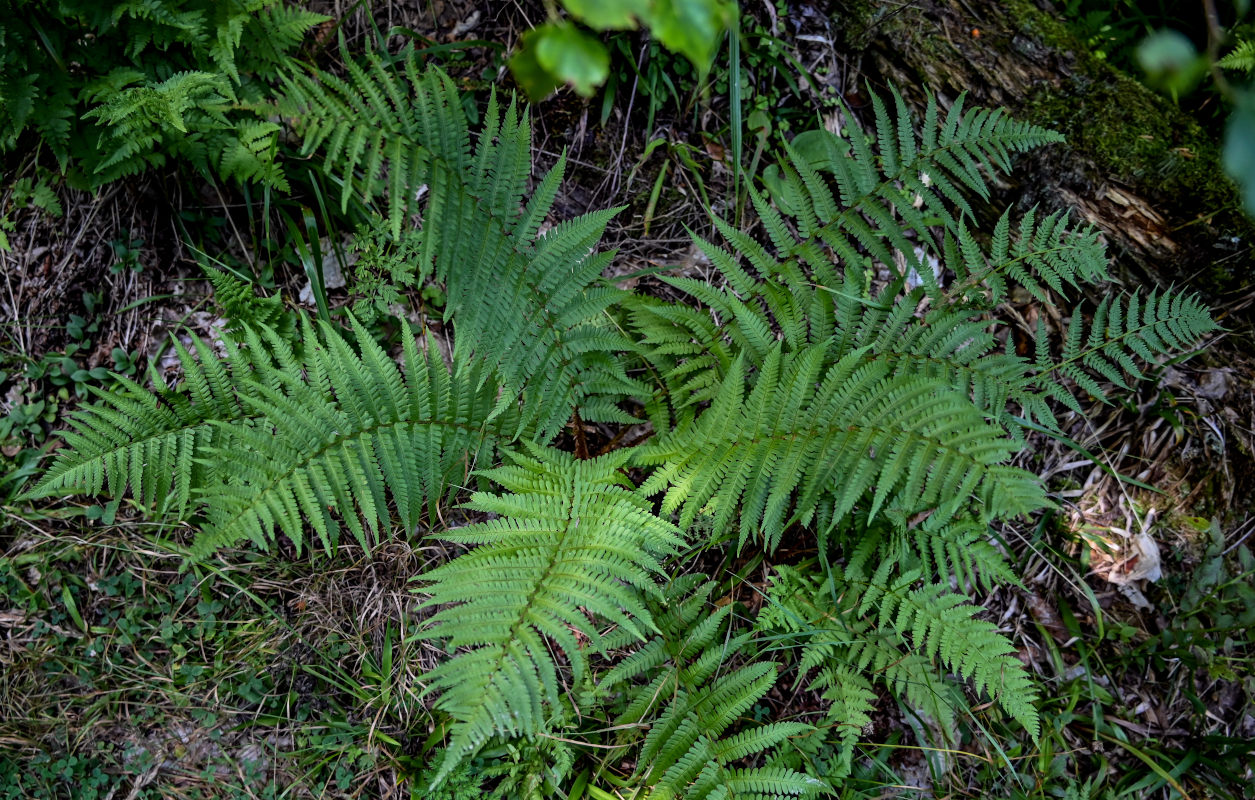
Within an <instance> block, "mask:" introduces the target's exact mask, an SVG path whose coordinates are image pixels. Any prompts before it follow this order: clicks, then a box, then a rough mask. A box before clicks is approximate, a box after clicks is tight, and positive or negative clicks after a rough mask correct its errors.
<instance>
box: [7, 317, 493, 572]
mask: <svg viewBox="0 0 1255 800" xmlns="http://www.w3.org/2000/svg"><path fill="white" fill-rule="evenodd" d="M354 331H355V336H354V339H353V340H352V342H350V341H349V340H346V339H345V338H344V337H343V336H342V335H341V334H340V333H338V332H337V331H336V330H335V329H333V328H331V327H329V326H326V325H323V326H322V327H321V329H320V330H319V331H317V332H315V331H314V330H313V329H312V328H310V327H309V326H308V324H306V326H305V329H304V330H303V332H302V337H301V338H302V342H303V345H304V346H303V348H302V349H301V352H300V353H299V354H298V352H297V351H296V350H294V349H293V348H292V347H291V346H290V345H289V344H288V343H287V342H285V341H284V340H283V339H281V338H279V337H278V336H277V335H275V334H274V332H273V331H272V330H270V329H268V328H262V329H260V330H255V329H251V328H246V329H245V330H244V331H243V332H242V335H241V336H240V338H239V339H233V338H231V337H227V338H226V339H225V340H224V345H225V346H226V348H227V356H226V358H224V359H222V360H219V359H218V357H217V355H216V354H215V353H214V352H213V350H212V348H211V347H210V346H209V345H208V344H206V343H204V342H202V341H200V340H199V339H193V345H194V350H195V352H196V353H197V355H198V356H199V359H194V358H193V357H192V356H191V355H190V354H189V353H188V352H187V351H186V350H185V349H184V348H183V347H182V345H180V344H178V343H177V342H176V344H175V346H176V348H177V349H178V351H179V356H180V360H181V362H182V365H183V369H184V376H183V384H182V386H181V387H179V389H178V390H177V391H176V390H172V389H169V388H167V389H165V390H164V391H161V392H159V393H157V394H153V393H150V392H148V391H146V390H144V389H143V388H142V387H140V386H139V385H137V384H135V383H134V382H133V381H130V380H128V379H126V378H123V377H119V378H118V380H119V383H120V386H121V388H120V389H119V390H118V391H117V392H115V393H105V392H98V394H99V395H100V397H101V399H100V402H99V403H97V404H96V405H94V406H90V407H88V408H87V409H85V410H84V411H82V412H80V413H79V414H78V415H76V416H75V417H74V418H73V419H72V421H71V424H72V425H73V426H74V428H75V431H74V432H73V433H67V434H65V437H66V441H67V443H68V444H69V445H70V447H69V448H66V449H64V450H62V451H60V453H59V454H58V458H57V461H56V462H55V463H54V464H53V466H52V467H51V468H50V469H49V471H48V473H47V474H46V475H45V476H44V478H43V480H42V481H41V482H40V483H39V485H38V486H37V487H36V488H35V489H34V490H33V492H32V493H31V495H32V496H35V497H38V496H48V495H51V494H63V493H67V492H79V493H86V494H98V493H100V492H101V491H102V490H106V491H108V492H109V493H110V494H113V495H115V496H120V495H121V494H122V493H123V491H125V490H126V489H127V488H128V487H129V488H130V490H131V492H132V493H133V494H134V495H135V497H136V498H137V499H138V500H140V502H142V503H143V504H144V505H146V506H149V507H153V506H154V505H156V504H157V503H160V504H161V508H162V509H168V510H170V511H172V512H174V514H175V515H176V516H177V517H179V518H185V516H186V512H187V510H188V509H189V507H191V508H194V509H195V510H197V511H199V512H200V513H203V514H204V515H205V517H204V521H203V524H202V531H201V534H200V536H199V537H198V538H197V540H196V543H195V545H194V546H193V548H192V551H191V554H192V557H194V558H205V557H207V556H208V555H210V554H211V553H212V552H213V551H214V550H216V549H218V548H220V547H223V546H227V545H230V544H232V543H234V542H235V541H237V540H239V539H243V538H249V539H252V540H253V541H255V542H257V543H258V544H259V545H261V546H265V545H266V544H267V542H268V541H269V539H270V538H272V536H273V533H274V531H276V530H282V531H283V532H284V533H285V534H286V535H287V536H288V537H289V538H290V539H291V540H292V541H293V543H294V544H295V545H296V546H297V548H298V550H299V549H300V548H301V547H302V546H303V544H304V541H305V538H306V537H305V525H306V524H308V525H310V526H312V527H313V529H314V531H315V533H316V534H317V535H318V537H319V540H320V541H321V542H322V544H323V545H324V547H327V548H330V547H331V545H332V544H334V543H335V542H336V541H337V539H338V533H339V529H340V522H339V521H337V513H338V515H339V517H340V518H341V519H342V520H343V522H344V523H345V524H347V525H348V527H349V529H350V531H351V532H352V533H353V535H354V537H355V538H356V539H358V541H359V542H361V543H362V544H363V545H364V546H367V545H368V544H369V541H370V540H371V539H372V538H373V537H374V536H377V535H378V534H379V533H380V532H381V531H386V530H387V529H388V528H389V527H390V524H391V519H392V514H393V513H395V514H396V516H397V517H399V518H400V520H401V522H402V523H403V524H404V525H405V526H406V527H407V529H410V530H412V529H413V528H414V527H415V526H417V525H418V524H419V522H420V521H421V520H422V518H423V512H424V509H427V510H429V511H430V513H431V514H432V515H433V516H434V514H435V509H436V505H437V503H438V501H439V500H441V499H442V498H443V497H444V496H445V494H446V493H447V492H448V491H450V490H451V489H452V488H455V487H458V486H461V485H464V483H465V481H466V477H467V475H468V473H469V471H470V470H472V469H473V468H474V466H475V464H476V463H477V460H478V458H479V457H480V456H481V455H482V456H483V457H484V458H485V459H486V460H491V456H490V454H491V453H492V451H493V448H494V447H495V445H496V443H497V442H498V441H499V440H500V439H501V437H503V436H507V437H508V433H503V431H504V432H512V431H515V430H517V429H518V421H517V415H516V414H515V413H509V412H507V413H502V414H499V415H498V416H497V418H496V421H495V423H489V422H488V418H489V415H490V412H491V411H492V409H493V406H494V404H495V402H496V392H495V384H494V383H493V382H492V381H491V379H490V378H489V377H488V376H487V375H485V374H483V373H482V372H481V371H480V370H479V369H477V368H475V367H473V366H464V367H461V368H458V369H455V370H454V371H453V372H450V371H449V369H448V368H446V367H445V366H444V364H443V363H442V362H441V361H440V360H439V359H438V358H435V359H432V358H429V357H428V355H427V352H419V350H418V348H417V346H416V344H415V338H414V336H413V334H412V333H409V332H408V329H407V333H406V336H405V347H404V360H405V364H406V371H405V372H404V373H403V372H402V371H401V370H400V369H398V367H397V365H396V363H395V362H393V361H392V359H391V358H389V357H388V356H387V355H386V354H385V353H384V352H383V350H382V349H380V347H379V346H378V345H377V344H375V343H374V341H373V340H372V339H371V338H370V336H369V334H367V333H366V332H365V330H364V329H362V328H361V327H360V326H357V325H356V324H355V325H354ZM432 348H434V345H430V344H429V351H430V350H431V349H432ZM390 503H391V507H392V508H394V509H395V512H393V511H391V510H390ZM333 512H336V513H333Z"/></svg>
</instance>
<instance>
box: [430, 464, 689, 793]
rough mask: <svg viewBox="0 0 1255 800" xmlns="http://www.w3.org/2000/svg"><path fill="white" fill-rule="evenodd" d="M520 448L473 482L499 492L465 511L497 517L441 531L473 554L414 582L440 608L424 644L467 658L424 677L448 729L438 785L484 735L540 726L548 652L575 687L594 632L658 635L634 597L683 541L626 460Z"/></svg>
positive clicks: (545, 713) (552, 709) (549, 689)
mask: <svg viewBox="0 0 1255 800" xmlns="http://www.w3.org/2000/svg"><path fill="white" fill-rule="evenodd" d="M531 450H532V452H533V456H532V457H524V456H521V455H511V454H507V461H508V463H507V465H506V466H502V467H499V468H497V469H494V470H489V471H487V472H485V473H484V475H485V476H486V477H488V478H490V479H491V480H493V481H494V482H495V483H498V484H500V485H501V486H502V487H504V488H505V489H507V490H509V491H510V492H511V493H510V494H508V495H490V494H487V493H482V492H481V493H478V494H476V495H475V496H474V497H472V498H471V502H470V503H469V504H468V505H467V507H468V508H471V509H474V510H476V511H482V512H488V513H492V514H500V515H501V517H500V518H499V519H496V520H493V521H491V522H484V523H480V524H477V525H471V526H467V527H463V528H457V529H454V530H450V531H446V532H444V533H442V534H439V538H440V539H442V540H444V541H446V542H451V543H456V544H477V545H479V546H478V547H476V548H474V549H473V550H471V551H470V552H469V553H467V554H466V555H463V556H460V557H458V558H455V559H453V560H452V561H450V562H449V563H448V564H445V565H444V566H442V567H437V568H436V569H434V570H432V571H431V572H429V573H427V575H426V576H425V580H426V582H427V583H428V584H429V586H430V589H429V591H430V592H431V599H429V600H428V601H427V604H428V605H443V606H445V607H444V608H443V609H442V610H441V611H440V612H438V613H437V614H436V615H435V616H434V617H432V618H431V619H430V620H429V621H428V624H429V626H430V627H429V629H428V630H427V632H426V633H424V634H423V638H432V639H442V640H445V641H446V642H447V646H448V647H451V648H452V647H459V646H467V647H470V648H472V649H471V650H469V651H467V652H463V653H460V654H458V655H456V656H453V657H451V658H450V659H449V660H447V661H445V662H444V663H443V664H441V665H440V666H438V667H436V668H435V669H434V670H432V671H431V672H429V673H428V674H427V675H426V680H427V681H428V690H429V691H437V692H441V693H442V694H441V696H440V698H439V699H438V700H437V701H436V708H438V709H441V710H443V711H445V712H446V713H448V714H449V715H450V716H451V717H452V718H453V719H454V720H455V721H456V723H455V725H454V729H453V736H452V743H451V744H450V745H449V749H448V754H447V759H446V761H445V764H444V766H443V767H442V768H441V774H440V776H441V777H442V776H443V775H444V774H445V773H447V772H448V771H449V770H452V769H453V767H454V766H456V765H457V763H458V762H459V761H461V759H463V758H464V757H466V756H468V755H471V754H473V753H474V752H475V751H476V750H477V749H478V748H479V747H480V745H482V744H483V743H484V742H485V741H487V740H488V738H489V737H492V736H506V737H512V736H523V735H534V734H538V733H541V732H543V731H545V730H546V729H547V727H548V726H547V723H548V722H549V719H550V717H551V715H553V714H555V713H557V711H556V709H557V707H558V706H559V705H560V702H561V701H560V693H561V681H560V679H559V675H558V669H557V666H556V665H555V663H554V660H553V657H552V656H551V655H550V647H551V645H550V642H553V643H556V645H557V647H558V651H559V652H560V653H561V654H562V655H563V656H564V658H565V659H566V663H567V665H568V666H569V667H570V669H571V672H572V677H571V679H572V680H573V681H574V682H575V683H577V684H578V683H580V682H582V681H583V680H584V676H585V675H586V674H587V670H588V668H587V665H586V663H585V661H586V658H587V655H586V652H585V643H587V645H588V646H589V647H591V648H592V649H593V650H600V649H601V644H600V640H601V634H600V632H599V623H601V622H603V621H604V622H612V623H615V624H617V625H618V626H620V627H621V628H622V629H623V630H625V631H627V632H629V633H631V634H632V635H634V636H636V637H638V638H641V639H644V637H645V634H646V633H647V632H649V631H651V630H653V629H654V628H655V626H654V622H653V620H652V618H651V616H650V613H649V611H648V610H646V608H645V605H644V597H645V596H646V595H650V594H652V595H658V596H661V590H660V589H659V583H660V582H661V579H662V578H665V576H666V571H665V570H664V569H663V568H662V564H661V563H660V560H659V559H661V558H663V557H665V556H667V555H670V554H671V553H673V552H675V550H676V549H677V548H678V547H679V545H680V544H681V541H682V540H681V539H680V536H679V529H678V528H676V527H675V526H674V525H672V524H671V523H669V522H664V521H663V520H661V519H659V518H658V517H656V516H655V515H654V514H653V510H652V508H651V504H650V503H649V502H648V501H646V500H645V498H644V497H643V496H642V495H640V494H639V493H638V492H636V491H634V487H632V486H631V484H630V483H629V482H628V481H626V479H625V478H624V477H623V476H622V475H620V474H619V469H620V468H621V467H622V466H623V465H624V463H626V461H627V457H628V456H629V455H630V454H629V453H628V452H627V451H619V452H618V453H613V454H610V455H607V456H602V457H601V458H598V459H595V460H592V461H578V460H576V459H574V458H573V457H572V456H570V455H569V454H567V453H562V452H559V451H554V450H542V449H541V448H539V447H536V446H533V447H532V448H531ZM625 484H626V485H625Z"/></svg>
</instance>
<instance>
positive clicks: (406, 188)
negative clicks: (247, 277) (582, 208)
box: [287, 58, 648, 439]
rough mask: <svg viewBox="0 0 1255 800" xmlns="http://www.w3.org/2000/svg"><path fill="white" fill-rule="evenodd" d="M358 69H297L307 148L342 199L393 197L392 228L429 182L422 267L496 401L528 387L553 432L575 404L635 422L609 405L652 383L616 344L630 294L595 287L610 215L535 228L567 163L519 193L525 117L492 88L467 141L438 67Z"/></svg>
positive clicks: (526, 394)
mask: <svg viewBox="0 0 1255 800" xmlns="http://www.w3.org/2000/svg"><path fill="white" fill-rule="evenodd" d="M348 66H349V77H348V78H347V79H339V78H335V77H334V76H330V75H325V74H318V75H317V76H311V75H294V76H291V77H290V78H289V79H288V81H287V85H288V89H289V98H288V101H287V103H288V105H289V106H290V107H293V108H295V109H297V110H296V111H294V113H296V114H297V119H296V125H297V127H298V129H299V130H301V131H302V132H303V134H304V139H305V151H306V152H311V151H312V150H314V149H316V148H321V149H322V150H323V151H324V158H325V162H326V164H327V165H328V169H329V170H334V171H335V174H337V175H338V177H339V178H340V180H341V181H342V183H343V186H344V190H343V194H342V199H343V202H345V203H347V202H348V200H349V198H350V197H352V196H353V195H354V194H357V195H360V197H361V199H362V200H364V201H366V202H369V201H370V200H372V199H373V198H374V197H376V196H378V195H381V194H386V195H387V196H388V206H389V209H388V213H389V217H390V221H391V225H392V229H393V233H394V236H395V235H399V232H400V225H401V217H402V215H403V213H405V212H408V211H409V210H411V208H412V207H413V201H412V198H413V197H414V196H415V195H416V190H417V189H418V187H419V186H420V184H423V185H426V186H427V187H428V191H427V192H426V198H427V200H426V207H425V209H424V219H423V230H422V259H423V263H422V264H420V271H421V272H427V271H430V273H431V274H432V275H434V276H435V278H436V279H437V280H440V281H445V282H447V285H448V296H449V303H448V306H447V308H446V314H447V315H448V316H449V317H450V318H452V319H454V320H455V322H456V331H457V336H456V338H455V345H456V346H457V347H458V348H459V352H461V353H464V354H466V355H467V357H473V358H474V359H476V360H479V361H482V362H484V363H486V364H489V365H491V367H492V368H493V369H495V370H497V371H498V373H499V374H500V376H501V382H502V384H503V386H504V389H505V391H504V393H503V395H502V398H501V407H502V408H504V407H505V406H506V405H509V404H513V403H514V402H515V400H516V399H517V398H518V397H519V395H520V394H521V395H522V396H523V409H524V411H523V417H522V419H523V421H524V423H525V424H532V425H534V426H535V427H536V428H538V429H539V431H540V438H542V439H548V438H552V437H553V436H554V435H555V434H556V433H557V431H558V430H560V429H561V427H562V426H563V425H564V424H566V422H567V420H569V419H570V418H571V414H572V412H573V411H575V410H579V411H580V413H581V415H582V416H583V417H584V418H586V419H594V420H599V421H616V422H630V421H632V420H631V418H630V417H628V416H627V415H626V414H624V413H623V412H621V411H617V409H615V407H614V403H615V401H617V400H618V399H619V398H620V397H622V396H624V395H643V394H647V393H648V390H647V389H645V388H644V387H643V386H641V385H640V384H638V383H636V382H634V381H632V380H629V378H628V377H627V375H626V373H625V371H624V369H623V367H622V366H621V364H620V358H619V355H618V354H619V353H624V352H630V351H631V350H632V349H633V346H632V343H631V341H630V340H629V339H627V337H625V336H624V335H622V334H621V333H620V332H619V331H618V330H617V329H615V328H614V327H613V326H611V325H610V324H609V320H608V319H607V318H606V316H605V311H606V309H607V308H608V307H609V306H610V305H612V304H613V303H615V302H617V301H618V300H620V299H622V297H623V296H624V293H623V292H620V291H618V290H614V289H608V288H596V287H594V286H593V283H594V281H596V280H597V279H598V278H599V277H600V274H601V271H602V270H603V269H604V268H605V267H606V266H607V265H608V264H609V262H610V259H611V258H612V257H613V254H612V253H596V252H594V251H595V248H596V245H597V243H598V242H599V241H600V239H601V235H602V232H603V231H604V229H605V225H606V223H607V222H608V221H609V220H610V218H611V217H613V216H614V214H615V213H616V211H615V210H610V211H602V212H596V213H593V214H588V215H585V216H582V217H579V218H577V219H573V220H569V221H567V222H563V223H561V224H559V225H556V226H554V227H553V228H551V229H550V230H549V231H547V232H546V233H545V234H544V235H541V236H537V234H536V232H537V230H538V229H539V227H540V225H541V222H542V221H543V220H544V218H545V216H546V214H547V213H548V212H549V210H550V208H551V206H552V203H553V200H554V197H555V195H556V191H557V187H558V185H559V183H560V182H561V180H562V175H563V172H564V169H565V159H560V160H559V162H558V164H557V165H556V166H555V167H554V168H553V169H552V170H551V171H550V172H549V173H548V174H547V175H546V176H544V178H543V179H542V180H541V182H540V185H539V187H538V188H537V191H536V192H535V194H534V195H533V196H532V198H531V199H530V200H529V201H527V202H526V203H525V202H524V199H523V193H524V190H525V188H526V185H527V182H528V178H529V176H530V174H531V158H530V148H531V133H530V122H529V120H528V117H527V114H526V113H525V112H521V111H520V109H519V107H518V106H517V105H516V104H514V103H510V104H509V105H508V106H507V107H506V108H505V109H504V111H503V110H502V109H501V108H500V107H499V106H498V104H497V102H496V98H495V96H494V97H493V98H491V99H490V101H489V105H488V110H487V112H486V114H485V122H484V130H483V131H482V132H481V133H480V136H479V141H478V143H477V145H476V146H475V148H474V149H473V150H472V148H471V146H470V133H469V129H468V127H467V123H466V116H465V113H464V112H463V111H462V107H461V99H460V94H459V93H458V91H457V89H456V87H455V86H454V85H453V83H452V81H451V80H450V79H449V78H448V76H446V75H445V74H444V73H442V72H440V71H439V70H435V69H432V70H428V71H427V72H425V73H422V74H420V73H419V72H418V68H417V66H416V64H415V59H414V58H408V59H406V60H405V66H404V71H403V74H402V73H400V72H398V71H394V70H390V69H388V68H387V67H385V66H384V64H383V63H382V61H380V60H379V59H378V58H374V59H372V60H370V61H369V62H368V63H367V64H366V65H365V66H362V65H357V64H354V63H350V64H349V65H348Z"/></svg>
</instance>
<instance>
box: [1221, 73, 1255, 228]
mask: <svg viewBox="0 0 1255 800" xmlns="http://www.w3.org/2000/svg"><path fill="white" fill-rule="evenodd" d="M1223 162H1224V168H1225V171H1226V172H1228V173H1229V177H1230V178H1232V179H1233V181H1234V182H1235V183H1236V184H1237V185H1238V189H1239V190H1240V191H1241V192H1242V200H1243V205H1244V206H1245V207H1246V213H1247V214H1249V215H1250V216H1252V217H1255V96H1253V95H1246V96H1244V97H1243V98H1242V99H1241V100H1240V101H1239V102H1238V106H1237V108H1236V109H1235V110H1234V112H1233V114H1232V115H1231V116H1230V117H1229V125H1228V127H1227V129H1226V130H1225V141H1224V154H1223Z"/></svg>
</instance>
